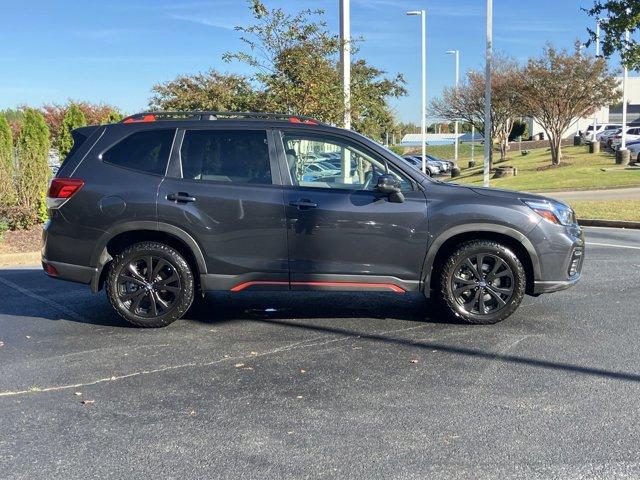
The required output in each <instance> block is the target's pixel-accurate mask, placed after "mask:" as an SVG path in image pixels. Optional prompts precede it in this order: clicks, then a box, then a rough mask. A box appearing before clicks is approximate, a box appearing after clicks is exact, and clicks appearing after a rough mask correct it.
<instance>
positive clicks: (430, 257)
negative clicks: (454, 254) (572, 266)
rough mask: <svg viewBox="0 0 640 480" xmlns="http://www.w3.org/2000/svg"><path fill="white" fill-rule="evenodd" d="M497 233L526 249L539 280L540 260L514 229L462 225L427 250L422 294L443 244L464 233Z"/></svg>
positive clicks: (524, 238) (436, 239)
mask: <svg viewBox="0 0 640 480" xmlns="http://www.w3.org/2000/svg"><path fill="white" fill-rule="evenodd" d="M482 232H488V233H498V234H501V235H506V236H508V237H510V238H512V239H514V240H516V241H517V242H519V243H520V244H522V246H523V247H524V248H525V249H526V251H527V253H528V254H529V257H530V259H531V264H532V266H533V275H534V278H540V273H541V270H540V259H539V258H538V253H537V252H536V249H535V248H534V246H533V244H532V243H531V242H530V241H529V239H528V238H527V237H526V236H525V235H524V234H522V233H521V232H519V231H518V230H516V229H514V228H510V227H507V226H504V225H497V224H493V223H467V224H462V225H456V226H455V227H451V228H449V229H447V230H445V231H443V232H441V233H440V234H439V235H438V236H437V237H435V238H434V239H433V240H432V241H431V243H430V245H429V248H428V250H427V254H426V256H425V259H424V263H423V266H422V285H423V286H424V287H423V289H424V293H425V294H426V295H427V296H428V295H429V285H430V284H431V274H432V272H433V263H434V261H435V258H436V255H437V254H438V251H439V250H440V248H441V247H442V245H444V244H445V242H446V241H447V240H449V239H451V238H453V237H455V236H456V235H460V234H464V233H482Z"/></svg>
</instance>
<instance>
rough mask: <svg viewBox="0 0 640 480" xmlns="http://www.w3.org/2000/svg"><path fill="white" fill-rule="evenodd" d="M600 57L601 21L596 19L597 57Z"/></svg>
mask: <svg viewBox="0 0 640 480" xmlns="http://www.w3.org/2000/svg"><path fill="white" fill-rule="evenodd" d="M599 56H600V19H599V18H596V57H599Z"/></svg>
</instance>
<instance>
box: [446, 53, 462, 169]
mask: <svg viewBox="0 0 640 480" xmlns="http://www.w3.org/2000/svg"><path fill="white" fill-rule="evenodd" d="M447 54H449V55H455V57H456V78H455V86H456V90H458V82H459V81H460V50H447ZM453 128H454V130H453V132H454V134H455V143H454V150H453V158H454V161H455V163H456V165H457V164H458V120H456V121H455V122H454V126H453Z"/></svg>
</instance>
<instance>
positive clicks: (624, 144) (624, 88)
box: [620, 30, 629, 150]
mask: <svg viewBox="0 0 640 480" xmlns="http://www.w3.org/2000/svg"><path fill="white" fill-rule="evenodd" d="M627 45H629V30H625V31H624V48H625V50H626V48H627ZM622 64H623V66H624V73H623V75H622V138H621V139H620V150H626V148H627V94H628V92H627V78H628V77H629V69H628V68H627V62H626V61H625V60H624V59H622Z"/></svg>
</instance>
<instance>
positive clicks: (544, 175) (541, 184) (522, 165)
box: [453, 146, 640, 192]
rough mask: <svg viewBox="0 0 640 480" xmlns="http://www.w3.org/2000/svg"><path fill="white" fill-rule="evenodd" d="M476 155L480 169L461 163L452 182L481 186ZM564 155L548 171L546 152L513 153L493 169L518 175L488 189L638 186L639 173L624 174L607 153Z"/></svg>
mask: <svg viewBox="0 0 640 480" xmlns="http://www.w3.org/2000/svg"><path fill="white" fill-rule="evenodd" d="M512 148H513V146H512ZM516 148H517V147H516ZM478 153H479V157H480V158H478V163H479V165H478V166H476V167H474V168H465V167H466V162H462V161H461V162H460V167H461V168H462V172H461V175H460V176H459V177H457V178H455V179H453V181H455V182H457V183H463V184H473V185H481V184H482V165H481V163H482V160H481V157H482V153H481V149H480V150H478ZM563 155H564V156H563V158H562V161H561V166H559V167H549V165H551V154H550V152H549V149H548V148H538V149H536V150H531V151H530V153H529V155H526V156H522V155H520V154H519V152H518V151H517V150H516V151H512V152H510V153H509V155H508V159H507V161H505V162H502V163H497V164H495V165H496V166H500V165H510V166H514V167H518V175H516V176H515V177H504V178H496V179H494V178H492V179H491V186H492V187H496V188H507V189H512V190H526V191H530V192H534V191H552V190H592V189H603V188H611V187H634V186H640V170H625V169H624V168H623V167H618V166H616V165H615V161H614V157H613V155H611V154H609V153H605V152H601V153H598V154H590V153H588V150H587V147H564V148H563ZM602 169H606V171H603V170H602Z"/></svg>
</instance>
